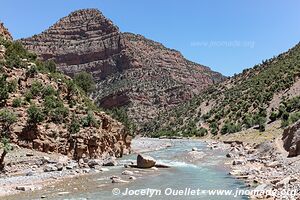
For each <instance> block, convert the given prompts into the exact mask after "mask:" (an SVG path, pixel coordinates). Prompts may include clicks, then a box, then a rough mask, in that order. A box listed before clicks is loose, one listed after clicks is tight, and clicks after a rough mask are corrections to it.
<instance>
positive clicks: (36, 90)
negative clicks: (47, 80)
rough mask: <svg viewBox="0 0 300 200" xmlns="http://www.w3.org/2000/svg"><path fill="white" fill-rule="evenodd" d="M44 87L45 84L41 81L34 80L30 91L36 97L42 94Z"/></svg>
mask: <svg viewBox="0 0 300 200" xmlns="http://www.w3.org/2000/svg"><path fill="white" fill-rule="evenodd" d="M43 89H44V87H43V84H42V83H41V82H40V81H34V82H33V83H32V84H31V88H30V92H31V94H32V95H33V96H34V97H36V96H40V95H41V92H42V91H43Z"/></svg>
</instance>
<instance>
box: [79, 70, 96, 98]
mask: <svg viewBox="0 0 300 200" xmlns="http://www.w3.org/2000/svg"><path fill="white" fill-rule="evenodd" d="M74 82H75V84H76V85H78V86H79V87H80V88H81V89H82V90H83V91H84V92H86V93H89V92H92V91H93V90H94V89H95V82H94V80H93V76H92V75H91V74H89V73H87V72H80V73H78V74H76V75H75V77H74Z"/></svg>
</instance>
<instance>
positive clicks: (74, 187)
mask: <svg viewBox="0 0 300 200" xmlns="http://www.w3.org/2000/svg"><path fill="white" fill-rule="evenodd" d="M149 141H150V143H149ZM156 141H158V140H155V139H153V143H155V142H156ZM151 142H152V141H151V139H148V143H149V144H150V145H151ZM168 142H169V143H171V146H170V147H168V148H163V149H160V150H154V151H149V152H146V153H145V154H146V155H150V156H152V157H154V158H155V159H156V160H157V161H158V162H159V163H163V164H166V165H168V166H170V167H171V168H168V169H161V168H160V169H158V170H140V169H126V170H130V171H133V172H134V175H133V176H135V177H136V178H137V179H136V180H129V179H128V177H129V176H124V175H121V172H122V171H124V170H125V168H124V167H123V164H128V163H130V162H131V161H135V159H136V154H131V155H129V156H125V157H123V158H121V159H120V160H119V163H120V164H121V165H119V166H115V167H109V171H108V172H102V173H97V174H93V175H87V176H83V177H79V178H75V179H71V180H65V181H64V182H61V183H59V184H57V185H55V186H52V187H46V188H44V189H43V190H40V191H34V192H32V193H23V194H19V195H17V196H14V197H13V198H12V199H14V200H17V199H22V200H23V199H24V200H27V199H41V197H45V198H46V199H58V200H67V199H68V200H71V199H72V200H85V199H90V200H98V199H101V200H102V199H103V200H117V199H125V200H127V199H128V200H132V199H138V200H140V199H155V200H182V199H208V200H210V199H220V200H223V199H224V200H225V199H228V200H229V199H230V200H231V199H248V198H247V197H246V196H236V197H234V196H233V194H235V191H236V190H237V189H245V186H244V184H243V183H242V182H241V181H239V180H237V179H235V178H234V177H232V176H230V175H228V172H229V169H228V168H226V167H225V166H224V161H225V159H226V158H225V154H226V152H225V151H224V150H211V149H209V148H207V147H206V143H204V142H201V141H197V140H168ZM195 147H196V148H197V149H198V151H200V152H203V153H204V155H205V156H204V157H203V158H201V159H190V156H189V152H191V151H192V148H195ZM140 150H144V151H145V149H140ZM112 175H116V176H120V177H121V178H122V179H123V180H128V181H130V182H129V183H122V184H112V183H111V180H110V179H109V178H110V176H112ZM214 190H219V191H216V192H220V191H221V190H224V192H225V190H226V192H228V191H230V190H232V195H224V193H223V195H221V193H219V195H212V192H214ZM8 199H11V198H8Z"/></svg>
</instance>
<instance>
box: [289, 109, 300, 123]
mask: <svg viewBox="0 0 300 200" xmlns="http://www.w3.org/2000/svg"><path fill="white" fill-rule="evenodd" d="M299 119H300V112H296V113H292V114H291V115H290V117H289V121H290V122H291V123H295V122H297V121H298V120H299Z"/></svg>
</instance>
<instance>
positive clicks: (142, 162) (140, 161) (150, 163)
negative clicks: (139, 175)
mask: <svg viewBox="0 0 300 200" xmlns="http://www.w3.org/2000/svg"><path fill="white" fill-rule="evenodd" d="M155 163H156V160H155V159H154V158H152V157H150V156H145V155H141V154H139V155H138V156H137V167H138V168H151V167H154V166H155Z"/></svg>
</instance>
